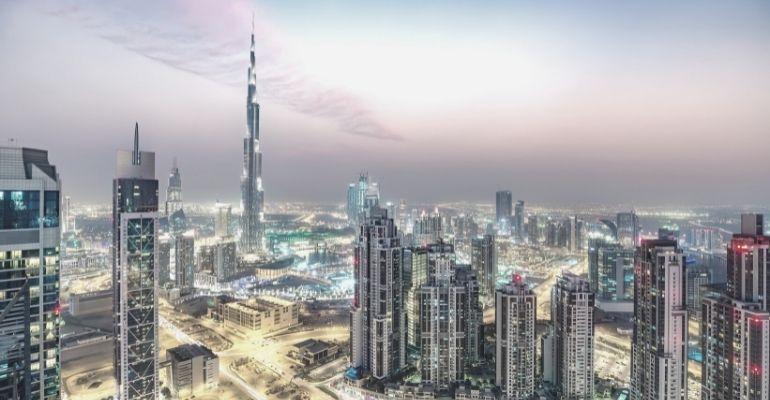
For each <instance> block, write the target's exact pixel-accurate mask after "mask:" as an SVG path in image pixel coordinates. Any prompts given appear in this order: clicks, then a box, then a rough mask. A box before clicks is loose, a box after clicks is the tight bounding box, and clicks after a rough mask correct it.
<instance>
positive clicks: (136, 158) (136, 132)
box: [131, 122, 142, 165]
mask: <svg viewBox="0 0 770 400" xmlns="http://www.w3.org/2000/svg"><path fill="white" fill-rule="evenodd" d="M131 161H132V163H133V164H134V165H139V164H141V163H142V156H141V154H140V153H139V123H138V122H137V123H136V125H134V157H133V159H132V160H131Z"/></svg>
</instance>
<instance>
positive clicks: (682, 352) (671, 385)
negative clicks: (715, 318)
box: [630, 240, 687, 400]
mask: <svg viewBox="0 0 770 400" xmlns="http://www.w3.org/2000/svg"><path fill="white" fill-rule="evenodd" d="M686 276H687V275H686V274H685V257H684V255H683V254H682V250H680V249H679V248H677V244H676V242H674V241H671V240H645V241H643V242H642V245H641V247H639V248H637V250H636V255H635V257H634V334H633V340H632V343H631V387H630V392H631V399H632V400H648V399H665V400H685V399H687V307H686V303H685V291H686Z"/></svg>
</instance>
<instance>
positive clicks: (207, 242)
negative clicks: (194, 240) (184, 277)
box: [195, 236, 238, 283]
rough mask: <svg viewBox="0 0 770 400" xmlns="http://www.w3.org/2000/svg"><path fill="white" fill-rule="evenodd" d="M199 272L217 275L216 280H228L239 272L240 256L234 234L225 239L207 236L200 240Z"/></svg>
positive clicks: (197, 270) (220, 281)
mask: <svg viewBox="0 0 770 400" xmlns="http://www.w3.org/2000/svg"><path fill="white" fill-rule="evenodd" d="M197 248H198V250H197V251H198V262H197V269H196V271H195V272H196V273H197V272H202V273H207V274H209V275H211V276H213V277H215V280H216V282H219V283H222V282H227V281H229V280H230V278H232V277H233V276H235V275H236V274H237V272H238V258H237V254H236V245H235V240H234V239H233V238H232V236H226V237H225V238H224V239H220V238H218V237H213V238H205V239H203V240H201V241H199V244H198V246H197Z"/></svg>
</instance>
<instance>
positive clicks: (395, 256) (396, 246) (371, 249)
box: [350, 206, 406, 379]
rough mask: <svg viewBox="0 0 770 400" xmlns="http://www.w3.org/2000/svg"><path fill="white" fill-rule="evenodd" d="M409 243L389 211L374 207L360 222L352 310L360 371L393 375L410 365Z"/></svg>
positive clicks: (353, 354)
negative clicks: (407, 307)
mask: <svg viewBox="0 0 770 400" xmlns="http://www.w3.org/2000/svg"><path fill="white" fill-rule="evenodd" d="M403 257H404V248H403V247H402V246H401V242H400V241H399V238H398V232H397V229H396V225H395V223H394V222H393V219H391V218H389V217H388V212H387V211H386V210H384V209H381V208H379V207H377V206H375V207H372V208H371V209H370V210H369V211H368V212H367V213H366V216H365V218H364V220H363V222H362V224H361V225H360V226H359V231H358V239H357V243H356V249H355V258H354V275H355V280H356V282H355V289H354V295H353V303H352V305H351V313H350V364H351V365H350V366H351V369H352V370H353V371H356V373H355V375H356V376H366V375H369V376H371V377H373V378H375V379H383V378H386V377H388V376H391V375H392V374H394V373H395V372H397V371H399V370H400V369H402V368H403V367H404V366H405V365H406V326H405V320H406V318H405V316H404V314H405V313H404V294H403V287H404V285H403V269H404V264H403V262H404V261H403Z"/></svg>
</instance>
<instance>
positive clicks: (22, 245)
mask: <svg viewBox="0 0 770 400" xmlns="http://www.w3.org/2000/svg"><path fill="white" fill-rule="evenodd" d="M60 190H61V183H60V180H59V175H58V172H57V170H56V167H55V166H54V165H52V164H50V163H49V162H48V152H46V151H45V150H37V149H30V148H22V147H0V243H1V244H2V248H1V250H0V271H2V273H0V398H7V399H46V400H47V399H51V400H53V399H58V398H60V397H61V376H60V368H61V363H60V360H59V324H60V319H59V318H60V317H59V312H60V305H59V265H60V264H59V245H60V218H59V216H60V210H59V201H60V198H59V193H60Z"/></svg>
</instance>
